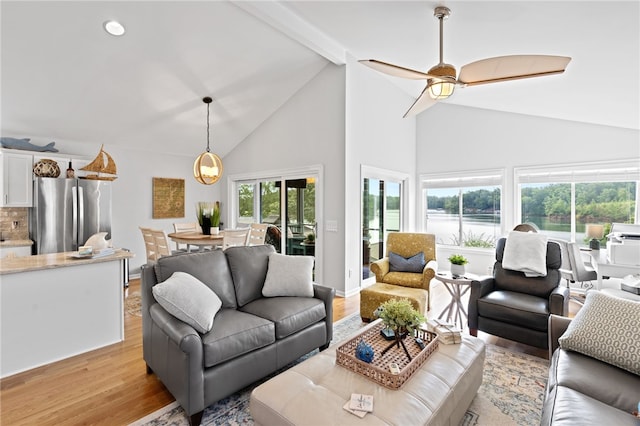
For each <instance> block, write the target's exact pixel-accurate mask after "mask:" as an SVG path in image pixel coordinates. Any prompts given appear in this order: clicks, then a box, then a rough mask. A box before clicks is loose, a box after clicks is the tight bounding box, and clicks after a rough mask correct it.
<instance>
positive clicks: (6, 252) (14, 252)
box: [0, 245, 31, 259]
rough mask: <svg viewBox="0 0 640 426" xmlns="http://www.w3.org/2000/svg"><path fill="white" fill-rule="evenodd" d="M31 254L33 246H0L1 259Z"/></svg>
mask: <svg viewBox="0 0 640 426" xmlns="http://www.w3.org/2000/svg"><path fill="white" fill-rule="evenodd" d="M24 256H31V246H30V245H29V246H19V247H0V259H5V258H6V259H11V258H14V257H24Z"/></svg>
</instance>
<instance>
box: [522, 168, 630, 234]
mask: <svg viewBox="0 0 640 426" xmlns="http://www.w3.org/2000/svg"><path fill="white" fill-rule="evenodd" d="M515 176H516V184H517V190H518V196H519V203H518V207H519V214H518V215H517V217H520V218H521V221H522V222H531V223H534V224H535V225H536V226H538V228H539V229H540V232H542V233H545V234H547V235H549V236H550V237H552V238H559V239H563V240H569V241H575V242H577V243H581V244H586V243H587V238H586V235H585V230H586V225H587V224H591V223H594V224H601V225H604V235H605V237H603V240H602V242H604V241H605V240H606V235H607V234H608V233H609V230H610V228H611V224H612V223H638V181H639V180H640V167H639V166H638V163H637V162H635V163H634V162H607V163H593V164H582V165H580V164H578V165H567V166H557V167H544V168H542V167H539V168H520V169H516V173H515Z"/></svg>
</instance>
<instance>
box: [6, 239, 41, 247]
mask: <svg viewBox="0 0 640 426" xmlns="http://www.w3.org/2000/svg"><path fill="white" fill-rule="evenodd" d="M32 245H33V241H31V240H4V241H0V247H28V246H32Z"/></svg>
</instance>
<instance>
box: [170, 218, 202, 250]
mask: <svg viewBox="0 0 640 426" xmlns="http://www.w3.org/2000/svg"><path fill="white" fill-rule="evenodd" d="M173 230H174V231H175V232H200V226H199V225H198V223H197V222H184V223H174V224H173ZM176 250H178V251H185V250H186V251H191V246H190V245H189V244H185V247H184V248H182V244H181V243H178V242H176Z"/></svg>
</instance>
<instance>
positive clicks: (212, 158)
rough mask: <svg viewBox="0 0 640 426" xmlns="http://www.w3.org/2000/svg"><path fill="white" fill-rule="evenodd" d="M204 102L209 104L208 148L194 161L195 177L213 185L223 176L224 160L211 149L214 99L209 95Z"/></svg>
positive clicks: (199, 180)
mask: <svg viewBox="0 0 640 426" xmlns="http://www.w3.org/2000/svg"><path fill="white" fill-rule="evenodd" d="M202 102H204V103H205V104H207V150H206V151H205V152H203V153H202V154H200V155H198V158H196V161H195V162H194V163H193V177H194V178H196V180H197V181H198V182H200V183H201V184H204V185H213V184H214V183H216V182H217V181H218V180H219V179H220V178H221V177H222V170H223V169H222V160H221V159H220V157H218V156H217V155H216V154H213V153H211V152H210V151H209V104H211V102H212V99H211V98H210V97H208V96H207V97H206V98H203V99H202Z"/></svg>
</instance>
